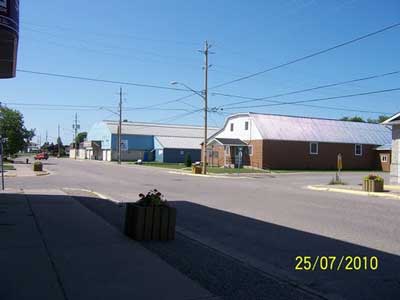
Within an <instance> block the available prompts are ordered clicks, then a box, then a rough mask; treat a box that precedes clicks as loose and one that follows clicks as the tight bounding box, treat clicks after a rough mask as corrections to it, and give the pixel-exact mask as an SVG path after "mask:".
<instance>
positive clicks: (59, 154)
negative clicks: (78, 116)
mask: <svg viewBox="0 0 400 300" xmlns="http://www.w3.org/2000/svg"><path fill="white" fill-rule="evenodd" d="M57 129H58V138H57V144H58V156H57V157H61V145H60V142H61V138H60V124H58V128H57Z"/></svg>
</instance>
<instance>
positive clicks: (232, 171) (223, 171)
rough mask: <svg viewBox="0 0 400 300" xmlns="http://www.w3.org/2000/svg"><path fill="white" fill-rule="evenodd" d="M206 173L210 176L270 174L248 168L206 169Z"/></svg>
mask: <svg viewBox="0 0 400 300" xmlns="http://www.w3.org/2000/svg"><path fill="white" fill-rule="evenodd" d="M207 171H208V173H210V174H238V173H241V174H242V173H270V172H269V171H265V170H260V169H250V168H240V169H235V168H219V167H208V168H207Z"/></svg>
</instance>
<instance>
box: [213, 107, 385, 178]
mask: <svg viewBox="0 0 400 300" xmlns="http://www.w3.org/2000/svg"><path fill="white" fill-rule="evenodd" d="M391 134H392V133H391V129H390V127H387V126H384V125H381V124H370V123H359V122H348V121H338V120H332V119H320V118H307V117H294V116H282V115H271V114H259V113H243V114H236V115H232V116H230V117H228V118H227V120H226V121H225V125H224V126H223V128H222V129H221V130H219V131H218V132H216V133H215V134H214V135H213V136H211V137H210V138H209V142H208V146H207V147H208V151H207V152H208V163H209V164H211V165H214V166H237V165H241V166H243V165H244V166H252V167H255V168H262V169H316V170H318V169H319V170H323V169H335V168H336V163H337V155H338V154H339V153H341V154H342V159H343V168H344V169H348V170H352V169H360V170H376V169H380V168H381V167H382V164H381V161H380V155H379V151H377V148H378V147H379V146H382V145H387V144H390V143H391Z"/></svg>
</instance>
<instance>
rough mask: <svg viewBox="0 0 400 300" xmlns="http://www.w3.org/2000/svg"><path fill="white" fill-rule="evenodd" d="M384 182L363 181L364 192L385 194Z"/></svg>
mask: <svg viewBox="0 0 400 300" xmlns="http://www.w3.org/2000/svg"><path fill="white" fill-rule="evenodd" d="M383 186H384V182H383V181H376V180H372V179H364V181H363V191H366V192H375V193H377V192H383Z"/></svg>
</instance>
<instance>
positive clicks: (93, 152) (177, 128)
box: [85, 121, 217, 163]
mask: <svg viewBox="0 0 400 300" xmlns="http://www.w3.org/2000/svg"><path fill="white" fill-rule="evenodd" d="M216 131H217V128H209V133H208V134H209V136H211V135H212V134H213V133H215V132H216ZM121 133H122V134H121V149H122V152H121V159H122V160H124V161H135V160H138V159H141V160H143V161H152V160H156V161H159V162H171V163H177V162H183V161H184V158H185V155H186V154H190V156H191V159H192V161H199V160H200V156H201V145H200V144H201V142H202V139H203V137H202V136H203V134H204V129H203V127H201V126H190V125H169V124H155V123H144V122H143V123H142V122H123V123H122V131H121ZM85 145H86V147H85V149H86V158H87V159H95V160H105V161H111V160H117V159H118V122H116V121H102V122H99V123H96V124H94V125H93V126H92V128H91V129H90V130H89V132H88V136H87V141H86V143H85Z"/></svg>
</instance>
